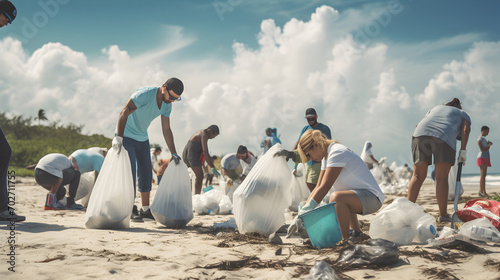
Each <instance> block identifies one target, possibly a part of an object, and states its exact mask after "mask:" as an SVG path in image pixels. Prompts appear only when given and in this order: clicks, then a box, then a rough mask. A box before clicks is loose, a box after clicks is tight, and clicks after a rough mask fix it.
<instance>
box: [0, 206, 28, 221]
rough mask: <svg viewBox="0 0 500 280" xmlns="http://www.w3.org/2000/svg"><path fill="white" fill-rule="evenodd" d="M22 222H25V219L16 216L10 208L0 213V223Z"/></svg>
mask: <svg viewBox="0 0 500 280" xmlns="http://www.w3.org/2000/svg"><path fill="white" fill-rule="evenodd" d="M24 220H26V217H25V216H19V215H17V214H16V212H14V209H12V208H11V209H10V210H9V209H7V210H5V211H3V212H1V213H0V221H9V222H22V221H24Z"/></svg>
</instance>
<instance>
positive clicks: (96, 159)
mask: <svg viewBox="0 0 500 280" xmlns="http://www.w3.org/2000/svg"><path fill="white" fill-rule="evenodd" d="M68 158H69V160H70V161H71V163H72V164H73V166H74V167H75V169H76V170H78V171H80V173H86V172H90V171H94V172H95V176H94V178H95V180H97V176H99V172H101V167H102V164H103V163H104V156H103V155H101V154H99V153H97V152H94V151H92V150H88V149H80V150H76V151H74V152H73V153H72V154H71V155H70V156H69V157H68ZM95 180H94V182H95Z"/></svg>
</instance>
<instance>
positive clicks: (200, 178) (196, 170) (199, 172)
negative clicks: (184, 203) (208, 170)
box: [191, 166, 203, 194]
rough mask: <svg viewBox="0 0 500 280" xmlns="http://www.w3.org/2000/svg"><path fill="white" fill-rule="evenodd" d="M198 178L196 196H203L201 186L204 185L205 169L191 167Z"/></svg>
mask: <svg viewBox="0 0 500 280" xmlns="http://www.w3.org/2000/svg"><path fill="white" fill-rule="evenodd" d="M191 169H192V170H193V172H194V175H195V176H196V179H195V180H196V184H195V187H194V193H195V194H201V186H202V185H203V169H202V168H201V166H196V167H191Z"/></svg>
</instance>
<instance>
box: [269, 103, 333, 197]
mask: <svg viewBox="0 0 500 280" xmlns="http://www.w3.org/2000/svg"><path fill="white" fill-rule="evenodd" d="M306 120H307V125H306V126H304V128H302V131H301V132H300V135H299V140H297V142H296V143H295V145H294V146H293V151H288V150H285V149H283V150H280V151H278V152H276V154H275V156H284V157H285V158H286V160H289V159H292V160H293V161H294V162H295V163H300V156H299V154H298V151H297V145H298V144H299V141H300V137H302V135H303V134H304V133H305V132H306V131H307V130H309V129H314V130H319V131H321V132H322V133H323V134H324V135H325V136H326V138H327V139H332V134H331V132H330V128H329V127H328V126H327V125H325V124H322V123H319V122H318V114H316V110H315V109H314V108H308V109H307V110H306ZM320 172H321V162H319V161H315V160H310V161H308V162H307V172H306V183H307V187H308V188H309V190H310V191H313V190H314V187H316V183H317V182H318V178H319V173H320Z"/></svg>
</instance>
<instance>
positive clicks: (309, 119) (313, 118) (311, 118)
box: [306, 117, 316, 122]
mask: <svg viewBox="0 0 500 280" xmlns="http://www.w3.org/2000/svg"><path fill="white" fill-rule="evenodd" d="M306 119H307V121H308V122H312V121H314V120H316V117H310V118H306Z"/></svg>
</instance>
